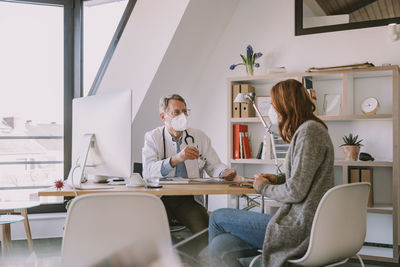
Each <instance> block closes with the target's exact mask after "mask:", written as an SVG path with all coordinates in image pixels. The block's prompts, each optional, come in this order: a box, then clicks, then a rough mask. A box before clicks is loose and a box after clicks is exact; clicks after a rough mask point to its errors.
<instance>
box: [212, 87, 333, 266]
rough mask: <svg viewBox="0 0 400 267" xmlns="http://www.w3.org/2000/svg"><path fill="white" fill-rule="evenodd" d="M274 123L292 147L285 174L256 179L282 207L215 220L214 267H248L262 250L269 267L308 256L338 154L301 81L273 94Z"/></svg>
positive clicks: (226, 213) (231, 212)
mask: <svg viewBox="0 0 400 267" xmlns="http://www.w3.org/2000/svg"><path fill="white" fill-rule="evenodd" d="M270 96H271V100H272V107H271V110H270V112H269V117H270V120H271V122H272V123H273V124H277V125H278V129H279V134H280V136H281V137H282V139H283V140H284V141H286V142H288V143H290V146H289V150H288V153H287V157H286V168H285V172H284V173H283V174H280V175H274V174H265V173H261V174H258V175H255V180H254V184H253V186H254V188H255V189H256V190H257V192H258V193H259V194H261V195H263V196H265V197H268V198H271V199H274V200H276V201H278V202H280V203H281V204H282V205H281V207H280V208H279V210H278V211H277V212H276V213H275V215H273V216H272V215H269V214H261V213H256V212H251V211H243V210H236V209H219V210H216V211H214V212H213V213H212V214H211V218H210V224H209V254H210V261H211V266H230V267H232V266H242V265H241V263H240V261H239V259H240V258H245V257H250V256H254V255H256V254H257V250H258V249H262V265H263V266H274V267H275V266H289V264H288V262H287V260H288V259H291V258H300V257H302V256H303V255H304V253H305V252H306V250H307V247H308V243H309V239H310V233H311V226H312V221H313V218H314V214H315V211H316V209H317V206H318V204H319V201H320V200H321V198H322V197H323V195H324V194H325V192H326V191H328V190H329V189H330V188H331V187H333V164H334V149H333V145H332V141H331V139H330V137H329V133H328V128H327V126H326V124H325V123H324V122H323V121H321V120H320V119H319V118H318V117H316V116H315V115H314V111H315V105H314V103H313V102H312V101H311V98H310V96H309V94H308V92H307V90H306V89H305V88H304V86H303V85H302V84H301V83H300V82H299V81H297V80H293V79H290V80H285V81H282V82H279V83H277V84H276V85H274V86H273V87H272V89H271V92H270Z"/></svg>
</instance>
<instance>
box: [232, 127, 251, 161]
mask: <svg viewBox="0 0 400 267" xmlns="http://www.w3.org/2000/svg"><path fill="white" fill-rule="evenodd" d="M241 132H242V133H245V132H248V125H243V124H234V125H233V158H234V159H240V133H241Z"/></svg>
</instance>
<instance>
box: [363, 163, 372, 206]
mask: <svg viewBox="0 0 400 267" xmlns="http://www.w3.org/2000/svg"><path fill="white" fill-rule="evenodd" d="M361 182H367V183H370V184H371V189H370V191H369V197H368V207H372V206H373V205H374V192H373V190H372V169H361Z"/></svg>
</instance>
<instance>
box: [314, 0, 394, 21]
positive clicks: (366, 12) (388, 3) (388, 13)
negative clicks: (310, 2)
mask: <svg viewBox="0 0 400 267" xmlns="http://www.w3.org/2000/svg"><path fill="white" fill-rule="evenodd" d="M316 2H317V3H318V5H319V6H320V7H321V9H322V10H323V11H324V13H325V15H343V14H349V15H350V22H360V21H368V20H377V19H387V18H393V17H400V1H398V0H329V1H327V0H316Z"/></svg>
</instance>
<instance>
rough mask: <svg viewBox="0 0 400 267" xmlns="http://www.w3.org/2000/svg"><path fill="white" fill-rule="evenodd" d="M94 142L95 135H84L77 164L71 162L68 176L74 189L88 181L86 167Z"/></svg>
mask: <svg viewBox="0 0 400 267" xmlns="http://www.w3.org/2000/svg"><path fill="white" fill-rule="evenodd" d="M92 142H94V134H84V135H83V137H82V141H81V143H80V146H79V152H78V154H77V156H76V159H75V162H71V170H70V171H69V175H68V183H69V184H71V185H72V187H73V188H75V187H76V186H80V184H81V183H82V182H85V181H86V178H85V175H84V171H85V167H86V160H87V157H88V153H89V149H90V145H91V143H92Z"/></svg>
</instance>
